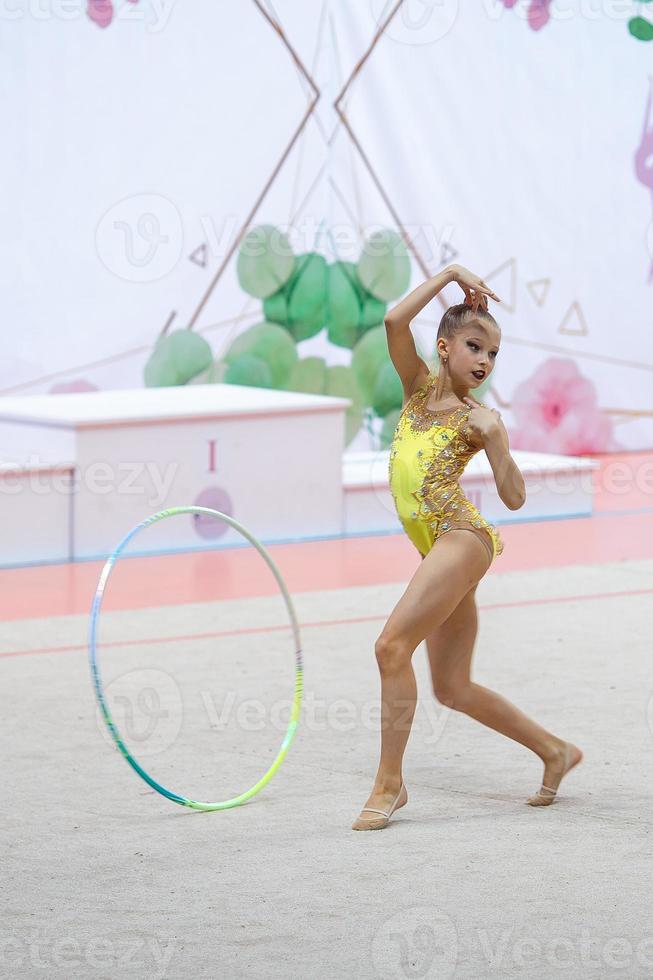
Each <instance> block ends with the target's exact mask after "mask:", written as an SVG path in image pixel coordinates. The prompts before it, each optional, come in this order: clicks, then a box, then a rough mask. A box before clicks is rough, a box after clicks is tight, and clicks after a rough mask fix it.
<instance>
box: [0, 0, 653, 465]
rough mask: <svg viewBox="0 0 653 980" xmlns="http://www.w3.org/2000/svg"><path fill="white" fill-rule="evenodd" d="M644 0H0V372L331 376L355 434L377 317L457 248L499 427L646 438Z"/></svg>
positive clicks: (562, 436) (446, 299)
mask: <svg viewBox="0 0 653 980" xmlns="http://www.w3.org/2000/svg"><path fill="white" fill-rule="evenodd" d="M647 9H648V8H647V5H646V4H638V3H635V2H633V3H632V4H631V3H628V2H609V0H575V2H571V0H552V2H546V0H527V2H519V0H517V2H515V0H503V2H500V0H469V2H467V0H466V2H465V3H464V4H463V3H462V2H457V0H439V2H438V0H431V2H429V0H419V2H417V0H403V2H402V0H395V2H392V3H389V2H386V0H356V2H355V3H352V2H350V0H324V2H321V0H309V2H306V0H275V2H274V4H272V3H267V2H265V0H239V2H238V3H236V2H226V0H222V2H219V0H193V2H192V3H184V2H182V0H176V2H174V0H159V2H155V0H124V2H121V0H113V2H110V0H96V2H92V0H69V2H66V0H50V2H49V0H40V2H36V0H12V2H9V0H0V31H1V32H2V35H3V38H4V44H3V58H2V66H1V67H0V71H1V72H2V73H3V76H4V77H3V83H4V91H5V93H6V97H5V98H4V99H3V100H2V104H1V106H0V114H1V119H0V121H1V125H2V130H3V134H4V137H5V147H6V149H5V153H4V154H3V155H2V159H1V160H0V168H2V171H3V173H2V178H3V186H4V187H5V201H4V208H3V214H4V222H3V229H4V235H3V236H2V246H1V247H2V262H1V269H2V272H1V275H2V280H3V282H2V285H3V296H4V318H3V322H4V327H3V330H4V339H5V343H4V356H3V358H2V360H1V361H0V394H18V393H20V394H23V393H24V394H33V393H41V392H52V393H53V394H55V393H56V392H60V391H70V390H84V389H93V388H100V389H106V388H132V387H139V386H143V385H145V384H154V385H161V384H185V383H202V382H203V381H216V380H224V381H227V382H230V383H246V384H254V385H262V386H268V387H278V388H287V389H293V388H294V389H295V390H304V391H314V392H317V393H327V394H329V393H331V394H337V395H341V394H344V395H347V396H348V397H351V399H352V409H351V412H350V415H349V431H348V435H347V439H348V444H349V447H350V448H353V449H365V448H370V447H371V448H378V447H379V446H384V445H387V441H388V438H389V435H390V434H391V432H392V429H393V427H394V424H395V422H396V417H397V411H398V401H397V399H398V387H397V381H398V379H397V378H396V375H395V376H393V374H392V372H391V371H389V370H388V364H387V351H385V349H384V336H383V333H384V328H383V325H382V320H383V312H384V310H385V309H386V308H388V306H390V305H392V303H394V302H396V300H397V299H399V298H400V296H401V295H404V294H405V293H406V292H407V291H408V290H409V289H411V288H414V286H416V285H417V284H418V283H419V282H421V281H422V280H423V279H425V278H426V277H428V276H430V275H433V274H434V273H436V272H437V271H438V270H439V269H441V268H442V267H443V266H444V265H447V264H449V263H451V262H459V263H461V264H462V265H465V266H467V267H468V268H470V269H472V271H474V272H476V273H478V274H479V275H481V276H482V277H483V278H484V279H486V281H487V282H488V283H489V284H490V285H491V286H492V287H493V288H494V289H495V291H496V292H497V293H498V294H499V296H501V298H502V300H503V302H502V303H501V304H500V305H496V304H495V305H494V306H493V307H492V312H493V313H494V315H495V316H496V317H497V319H498V321H499V324H500V326H501V329H502V344H501V350H500V353H499V356H498V358H497V364H496V367H495V370H494V372H493V375H492V377H491V379H490V380H489V382H488V383H487V385H486V386H484V387H481V388H480V389H477V393H478V395H479V396H480V397H481V398H482V399H483V400H484V401H486V403H488V404H490V405H495V406H497V407H499V408H500V410H501V412H502V415H503V418H504V420H505V422H506V425H507V426H508V428H509V431H510V435H511V445H512V447H513V448H523V449H533V450H538V451H545V452H546V451H550V452H555V453H563V454H570V455H572V454H573V455H576V454H583V453H598V452H610V451H619V450H626V449H650V448H651V447H652V446H653V345H652V344H651V328H652V326H653V324H651V318H652V315H653V314H652V302H651V299H652V291H653V223H652V217H653V212H652V203H653V200H652V192H653V102H652V98H651V85H652V84H653V83H652V81H651V77H650V71H651V56H652V55H653V42H652V41H651V37H652V36H653V27H651V25H650V24H648V21H647V20H646V11H647ZM650 16H651V19H652V20H653V11H652V12H651V15H650ZM257 229H258V231H257ZM261 229H263V230H262V231H261ZM257 234H258V236H259V237H258V238H256V235H257ZM275 234H276V235H277V236H278V237H277V238H276V239H275V237H274V235H275ZM375 235H376V236H377V237H376V238H375V237H374V236H375ZM379 236H380V237H379ZM374 241H377V242H381V243H385V246H386V247H387V248H388V250H389V252H388V253H387V254H385V255H380V254H378V253H377V254H376V255H374V254H372V252H371V251H370V248H369V246H370V243H372V242H374ZM257 243H258V245H259V246H260V247H259V250H258V252H256V251H255V250H254V249H253V248H251V246H252V245H254V244H257ZM245 245H248V246H250V249H249V252H247V253H246V250H245ZM390 252H391V254H389V253H390ZM461 299H462V293H461V292H460V290H459V289H458V287H456V286H451V287H448V288H447V290H446V291H445V293H444V294H443V295H442V296H441V297H438V298H436V299H435V300H434V301H433V302H432V303H431V304H430V305H429V306H428V307H427V308H426V309H425V310H424V311H423V314H422V315H421V316H420V317H418V318H417V320H416V321H415V322H414V323H413V330H414V333H415V336H416V339H417V341H418V345H419V347H420V349H421V352H422V354H423V355H424V356H425V357H427V358H429V359H430V358H431V357H432V355H433V348H434V343H435V335H436V328H437V324H438V322H439V320H440V317H441V315H442V312H443V310H444V308H445V307H446V305H450V304H452V303H456V302H459V301H460V300H461ZM155 348H156V349H155Z"/></svg>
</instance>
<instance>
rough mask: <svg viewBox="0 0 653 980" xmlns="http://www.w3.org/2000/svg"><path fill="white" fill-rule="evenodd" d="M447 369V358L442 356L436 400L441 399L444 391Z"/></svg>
mask: <svg viewBox="0 0 653 980" xmlns="http://www.w3.org/2000/svg"><path fill="white" fill-rule="evenodd" d="M446 370H447V358H446V357H442V358H441V359H440V370H439V371H438V381H437V384H436V386H435V400H436V401H440V399H441V398H442V394H443V392H444V375H445V371H446Z"/></svg>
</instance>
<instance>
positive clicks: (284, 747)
mask: <svg viewBox="0 0 653 980" xmlns="http://www.w3.org/2000/svg"><path fill="white" fill-rule="evenodd" d="M176 514H208V515H209V516H211V517H217V518H219V519H221V520H223V521H225V522H226V523H227V524H229V525H230V526H231V527H233V528H234V529H235V530H236V531H238V532H239V533H240V534H242V535H243V537H245V538H246V539H247V540H248V541H249V542H250V543H251V544H252V545H253V546H254V548H255V549H256V550H257V551H258V553H259V554H260V555H261V557H262V558H263V559H264V560H265V561H266V562H267V564H268V566H269V567H270V570H271V571H272V573H273V575H274V577H275V578H276V580H277V584H278V586H279V589H280V591H281V594H282V595H283V598H284V601H285V603H286V609H287V611H288V615H289V618H290V625H291V628H292V632H293V638H294V643H295V691H294V699H293V705H292V710H291V713H290V719H289V721H288V727H287V729H286V734H285V736H284V739H283V742H282V743H281V748H280V749H279V751H278V753H277V755H276V757H275V759H274V761H273V763H272V765H271V766H270V768H269V769H268V771H267V772H266V773H265V774H264V775H263V776H262V777H261V778H260V779H259V780H258V782H257V783H255V784H254V786H252V787H250V789H248V790H246V791H245V792H244V793H241V794H240V795H239V796H235V797H233V798H232V799H230V800H225V801H223V802H221V803H200V802H198V801H196V800H191V799H189V798H188V797H185V796H180V795H179V794H178V793H174V792H172V790H169V789H166V787H165V786H162V785H161V784H160V783H158V782H157V781H156V779H154V778H153V777H152V776H150V774H149V773H148V772H146V771H145V769H143V767H142V766H141V765H140V764H139V763H138V762H137V760H136V759H135V758H134V757H133V756H132V754H131V753H130V751H129V749H128V748H127V746H126V745H125V743H124V741H123V739H122V736H121V735H120V732H119V731H118V728H117V726H116V724H115V722H114V721H113V718H112V717H111V713H110V711H109V707H108V705H107V701H106V698H105V696H104V688H103V685H102V674H101V672H100V666H99V664H98V659H97V631H98V623H99V619H100V610H101V608H102V600H103V598H104V590H105V588H106V584H107V582H108V580H109V576H110V574H111V571H112V569H113V566H114V565H115V563H116V560H117V559H118V558H119V556H120V555H121V554H122V552H123V550H124V549H125V547H126V546H127V545H128V544H129V542H130V541H131V540H132V538H134V537H135V536H136V535H137V534H138V533H139V531H142V530H143V528H146V527H148V526H149V525H150V524H155V523H156V522H157V521H160V520H163V519H164V518H166V517H172V516H173V515H176ZM88 647H89V663H90V668H91V678H92V681H93V688H94V691H95V696H96V698H97V701H98V704H99V706H100V711H101V712H102V717H103V718H104V721H105V723H106V726H107V728H108V729H109V732H110V733H111V735H112V737H113V740H114V742H115V743H116V745H117V747H118V749H119V751H120V753H121V754H122V755H123V757H124V758H125V759H126V761H127V762H128V763H129V765H130V766H131V767H132V769H133V770H134V772H136V773H138V775H139V776H140V777H141V779H144V780H145V782H146V783H147V784H148V785H149V786H151V787H152V789H154V790H156V791H157V793H161V795H162V796H165V797H167V798H168V799H169V800H172V801H173V802H174V803H179V804H181V806H187V807H191V808H192V809H195V810H226V809H229V808H230V807H234V806H239V805H240V804H241V803H244V802H245V800H248V799H249V798H250V797H252V796H254V794H255V793H258V791H259V790H260V789H262V788H263V787H264V786H265V784H266V783H267V782H268V781H269V780H270V779H271V778H272V776H273V775H274V773H275V772H276V771H277V769H278V768H279V766H280V765H281V762H282V760H283V758H284V756H285V754H286V752H287V751H288V749H289V748H290V744H291V742H292V740H293V737H294V734H295V731H296V729H297V724H298V721H299V713H300V710H301V701H302V690H303V662H302V650H301V640H300V635H299V625H298V623H297V616H296V615H295V610H294V607H293V604H292V600H291V598H290V594H289V592H288V589H287V588H286V584H285V582H284V581H283V579H282V577H281V573H280V572H279V569H278V568H277V566H276V565H275V563H274V562H273V560H272V558H271V557H270V555H269V554H268V552H267V551H266V549H265V548H264V546H263V545H262V544H261V542H260V541H258V540H257V539H256V538H255V537H254V536H253V535H252V534H251V533H250V532H249V531H248V530H247V529H246V528H245V527H243V525H242V524H240V523H239V522H238V521H236V520H234V518H233V517H230V516H229V515H228V514H222V513H221V512H220V511H219V510H213V509H212V508H210V507H194V506H193V507H169V508H167V509H166V510H161V511H158V512H157V513H156V514H151V515H150V516H149V517H147V518H145V520H144V521H141V523H140V524H137V525H136V527H134V528H132V530H131V531H129V533H128V534H126V535H125V537H124V538H123V539H122V541H121V542H120V544H119V545H118V546H117V547H116V548H115V549H114V551H113V552H112V553H111V555H110V556H109V557H108V558H107V561H106V563H105V565H104V568H103V569H102V572H101V574H100V579H99V581H98V586H97V589H96V592H95V597H94V599H93V606H92V608H91V615H90V621H89V635H88Z"/></svg>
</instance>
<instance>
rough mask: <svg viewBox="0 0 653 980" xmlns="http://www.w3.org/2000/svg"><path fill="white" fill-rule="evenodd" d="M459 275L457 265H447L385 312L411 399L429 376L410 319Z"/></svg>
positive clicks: (391, 345) (397, 367) (390, 347)
mask: <svg viewBox="0 0 653 980" xmlns="http://www.w3.org/2000/svg"><path fill="white" fill-rule="evenodd" d="M454 278H455V270H454V268H453V266H447V268H446V269H443V270H442V272H439V273H438V274H437V275H436V276H432V277H431V278H430V279H427V280H426V282H423V283H422V284H421V286H417V288H416V289H413V291H412V293H409V294H408V296H406V297H405V298H404V299H402V301H401V303H398V304H397V305H396V306H394V307H393V308H392V309H391V310H388V312H387V313H386V315H385V318H384V323H385V330H386V337H387V340H388V352H389V354H390V359H391V360H392V363H393V364H394V366H395V370H396V372H397V374H398V375H399V377H400V378H401V383H402V385H403V389H404V394H405V396H406V398H409V397H410V395H411V394H412V392H413V389H414V388H415V387H418V386H419V384H422V383H423V381H424V380H425V379H426V378H427V377H428V374H429V369H428V365H427V364H426V363H425V362H424V361H423V360H422V358H421V357H420V356H419V354H418V353H417V350H416V348H415V340H414V339H413V335H412V333H411V329H410V321H411V320H412V319H413V318H414V317H416V316H417V314H418V313H419V312H420V311H421V310H423V309H424V307H425V306H426V304H427V303H430V301H431V300H432V299H433V297H434V296H437V294H438V293H439V292H440V290H441V289H443V288H444V287H445V286H447V285H448V284H449V283H450V282H453V281H454Z"/></svg>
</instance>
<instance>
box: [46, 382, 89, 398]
mask: <svg viewBox="0 0 653 980" xmlns="http://www.w3.org/2000/svg"><path fill="white" fill-rule="evenodd" d="M78 391H99V388H98V386H97V385H94V384H93V382H92V381H87V380H86V378H76V379H75V380H74V381H59V382H58V384H54V385H52V387H51V388H50V392H49V394H51V395H66V394H70V393H73V392H78Z"/></svg>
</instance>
